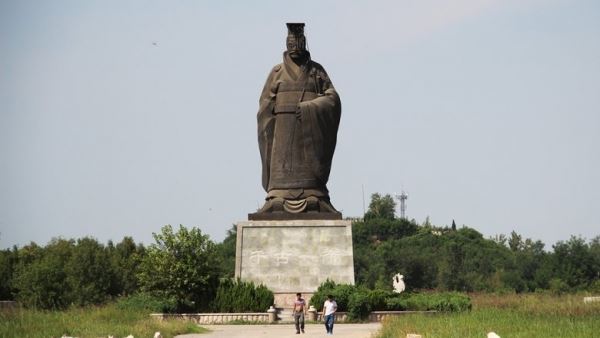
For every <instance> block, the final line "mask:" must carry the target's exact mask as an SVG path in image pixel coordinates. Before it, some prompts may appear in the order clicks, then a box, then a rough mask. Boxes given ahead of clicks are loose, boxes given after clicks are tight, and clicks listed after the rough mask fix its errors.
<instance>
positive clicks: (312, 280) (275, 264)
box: [236, 220, 354, 293]
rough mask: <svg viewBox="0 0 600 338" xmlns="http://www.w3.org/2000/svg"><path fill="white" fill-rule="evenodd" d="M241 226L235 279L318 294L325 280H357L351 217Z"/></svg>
mask: <svg viewBox="0 0 600 338" xmlns="http://www.w3.org/2000/svg"><path fill="white" fill-rule="evenodd" d="M237 227H238V228H237V231H238V234H237V248H236V277H241V278H242V279H244V280H249V281H253V282H254V283H259V284H260V283H262V284H264V285H266V286H267V287H269V289H271V290H272V291H274V292H305V293H307V292H314V291H315V290H316V289H317V287H318V286H319V285H320V284H321V283H322V282H324V281H325V280H327V279H330V280H333V281H335V282H337V283H346V284H354V263H353V256H352V254H353V252H352V225H351V222H350V221H342V220H336V221H333V220H311V221H306V220H303V221H250V222H240V223H238V225H237Z"/></svg>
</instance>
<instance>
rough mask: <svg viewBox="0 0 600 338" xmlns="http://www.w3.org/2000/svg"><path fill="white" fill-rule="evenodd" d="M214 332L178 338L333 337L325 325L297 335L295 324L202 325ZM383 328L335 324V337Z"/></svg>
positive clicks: (366, 336) (357, 336)
mask: <svg viewBox="0 0 600 338" xmlns="http://www.w3.org/2000/svg"><path fill="white" fill-rule="evenodd" d="M202 327H205V328H207V329H209V330H211V331H212V332H209V333H204V334H184V335H180V336H177V337H176V338H257V337H261V338H262V337H265V338H266V337H301V338H312V337H331V336H328V335H327V334H326V332H325V325H323V324H307V325H306V327H305V328H304V331H305V332H306V333H305V334H296V329H295V328H294V324H293V323H292V324H275V325H202ZM380 328H381V323H367V324H335V326H334V327H333V337H335V336H338V337H343V338H371V337H375V333H376V332H377V331H378V330H379V329H380Z"/></svg>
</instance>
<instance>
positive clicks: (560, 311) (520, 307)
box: [378, 294, 600, 338]
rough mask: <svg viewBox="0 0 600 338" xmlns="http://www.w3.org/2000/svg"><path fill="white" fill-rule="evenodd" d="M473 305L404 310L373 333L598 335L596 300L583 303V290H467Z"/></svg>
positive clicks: (388, 337)
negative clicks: (480, 292)
mask: <svg viewBox="0 0 600 338" xmlns="http://www.w3.org/2000/svg"><path fill="white" fill-rule="evenodd" d="M471 299H472V301H473V309H472V310H471V311H470V312H463V313H445V314H434V315H407V316H401V317H396V318H393V319H391V320H388V321H386V322H385V323H384V325H383V328H382V330H381V332H380V333H379V335H378V338H392V337H393V338H398V337H402V338H404V337H406V334H407V333H417V334H421V335H423V337H426V338H430V337H444V338H445V337H461V338H462V337H486V335H487V333H488V332H490V331H493V332H495V333H496V334H498V335H499V336H500V337H502V338H505V337H510V338H514V337H523V338H525V337H527V338H530V337H600V303H591V304H584V303H583V296H574V295H568V296H551V295H540V294H530V295H514V294H509V295H491V294H485V295H471Z"/></svg>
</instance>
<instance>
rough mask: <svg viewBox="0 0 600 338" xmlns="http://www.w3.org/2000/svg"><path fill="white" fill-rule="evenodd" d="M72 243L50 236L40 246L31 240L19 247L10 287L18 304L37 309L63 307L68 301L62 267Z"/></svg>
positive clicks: (68, 256) (68, 290) (69, 252)
mask: <svg viewBox="0 0 600 338" xmlns="http://www.w3.org/2000/svg"><path fill="white" fill-rule="evenodd" d="M72 246H73V241H67V240H64V239H53V240H52V241H51V242H50V243H49V244H48V245H47V246H46V247H45V248H44V249H42V248H40V247H39V246H37V245H36V244H35V243H31V244H30V245H28V246H25V247H23V248H21V249H20V250H19V264H18V266H17V268H16V271H15V276H14V280H13V286H14V288H15V289H16V290H17V297H16V298H17V300H18V301H19V302H20V303H21V304H23V305H25V306H27V307H34V308H41V309H63V308H65V307H67V306H68V305H69V304H70V300H69V293H70V288H69V286H68V285H66V283H65V279H66V273H65V266H66V264H67V262H68V260H69V259H70V257H71V254H72Z"/></svg>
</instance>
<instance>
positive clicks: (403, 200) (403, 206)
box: [396, 190, 408, 219]
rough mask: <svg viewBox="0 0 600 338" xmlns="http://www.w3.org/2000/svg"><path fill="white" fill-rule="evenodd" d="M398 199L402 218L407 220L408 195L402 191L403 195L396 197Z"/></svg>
mask: <svg viewBox="0 0 600 338" xmlns="http://www.w3.org/2000/svg"><path fill="white" fill-rule="evenodd" d="M396 198H397V199H398V200H399V201H400V218H402V219H406V200H407V199H408V194H407V193H406V192H404V190H402V193H400V195H396Z"/></svg>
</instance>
